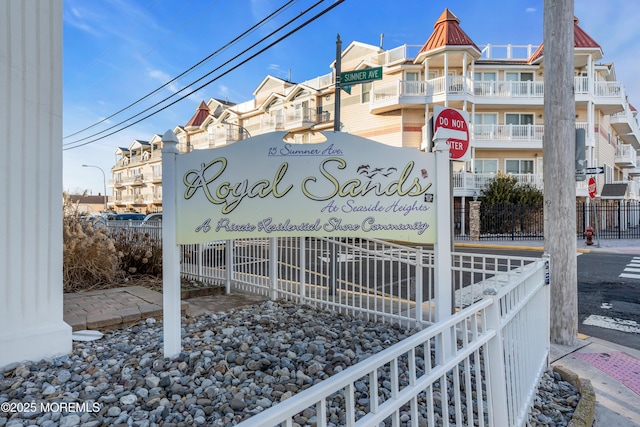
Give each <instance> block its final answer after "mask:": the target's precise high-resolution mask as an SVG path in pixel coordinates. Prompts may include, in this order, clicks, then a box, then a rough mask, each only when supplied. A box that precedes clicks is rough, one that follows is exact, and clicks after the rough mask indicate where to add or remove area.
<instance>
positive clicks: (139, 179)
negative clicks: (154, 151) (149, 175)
mask: <svg viewBox="0 0 640 427" xmlns="http://www.w3.org/2000/svg"><path fill="white" fill-rule="evenodd" d="M122 183H123V184H124V185H126V186H140V185H143V184H144V180H143V176H142V174H138V175H132V176H125V177H124V178H122Z"/></svg>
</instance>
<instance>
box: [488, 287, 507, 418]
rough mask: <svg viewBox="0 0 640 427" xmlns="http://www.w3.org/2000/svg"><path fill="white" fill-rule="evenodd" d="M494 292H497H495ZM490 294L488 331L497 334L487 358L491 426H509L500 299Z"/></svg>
mask: <svg viewBox="0 0 640 427" xmlns="http://www.w3.org/2000/svg"><path fill="white" fill-rule="evenodd" d="M492 291H493V292H495V290H492ZM490 292H491V291H490V290H487V291H485V298H491V300H492V301H493V302H492V304H491V305H490V306H489V307H487V309H486V311H485V313H486V316H487V329H488V330H494V331H495V332H496V334H495V336H494V337H493V338H491V341H489V343H488V346H487V349H488V352H489V357H488V358H487V363H488V365H489V373H488V380H489V391H490V393H489V396H490V397H489V399H490V402H489V407H490V408H491V411H490V414H491V416H492V417H493V422H492V423H490V425H494V426H508V425H509V414H508V405H507V403H508V401H507V391H506V384H507V380H506V375H505V362H504V347H503V343H502V328H501V324H500V323H501V319H500V297H498V296H497V295H488V294H489V293H490Z"/></svg>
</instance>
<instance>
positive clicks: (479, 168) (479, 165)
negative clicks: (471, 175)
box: [473, 159, 498, 174]
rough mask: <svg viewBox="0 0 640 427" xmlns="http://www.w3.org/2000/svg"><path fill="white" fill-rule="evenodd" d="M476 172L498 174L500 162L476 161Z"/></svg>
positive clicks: (493, 160)
mask: <svg viewBox="0 0 640 427" xmlns="http://www.w3.org/2000/svg"><path fill="white" fill-rule="evenodd" d="M473 166H474V170H475V171H476V173H486V174H489V173H496V172H498V161H497V160H495V159H475V160H474V163H473Z"/></svg>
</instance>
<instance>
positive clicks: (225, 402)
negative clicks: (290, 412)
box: [0, 301, 580, 427]
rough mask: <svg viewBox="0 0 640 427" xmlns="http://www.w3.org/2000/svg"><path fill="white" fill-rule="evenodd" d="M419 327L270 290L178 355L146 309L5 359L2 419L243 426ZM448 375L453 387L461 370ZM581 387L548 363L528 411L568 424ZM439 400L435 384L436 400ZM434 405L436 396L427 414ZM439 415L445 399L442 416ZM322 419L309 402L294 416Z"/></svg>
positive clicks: (339, 419) (211, 320)
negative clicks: (20, 359)
mask: <svg viewBox="0 0 640 427" xmlns="http://www.w3.org/2000/svg"><path fill="white" fill-rule="evenodd" d="M409 334H410V332H408V331H406V330H405V329H401V328H398V327H394V326H391V325H389V324H385V325H381V324H376V323H372V322H367V321H364V320H362V319H358V318H354V317H350V316H344V315H340V314H337V313H331V312H327V311H318V310H315V309H313V308H310V307H301V306H297V305H295V304H289V303H276V302H272V301H267V302H265V303H263V304H260V305H256V306H253V307H250V308H245V309H238V310H230V311H229V312H226V313H218V314H205V315H202V316H197V317H193V318H188V319H186V323H185V324H183V332H182V337H183V348H184V350H183V352H182V353H181V354H180V355H179V357H177V358H175V359H173V360H169V359H165V358H163V357H162V343H161V337H162V325H161V323H159V322H156V321H155V320H154V319H147V320H146V321H144V322H140V323H139V324H137V325H135V326H132V327H128V328H123V329H118V330H115V331H111V332H109V333H107V334H105V335H104V336H103V337H102V338H100V339H99V340H96V341H86V342H83V341H77V342H74V346H73V352H72V353H71V354H70V355H67V356H64V357H60V358H56V359H52V360H42V361H40V362H35V363H31V362H28V363H16V364H13V365H11V366H8V367H6V368H5V369H4V372H2V373H0V427H5V426H7V427H8V426H14V427H18V426H26V425H40V426H64V427H67V426H86V427H96V426H113V425H116V426H142V427H144V426H160V425H162V426H193V425H209V426H223V427H227V426H233V425H236V424H237V423H238V422H240V421H241V420H244V419H246V418H249V417H251V416H252V415H254V414H256V413H259V412H260V411H262V410H264V409H266V408H269V407H271V406H273V405H275V404H277V403H278V402H280V401H283V400H285V399H287V398H289V397H291V396H293V395H294V394H296V393H298V392H300V391H302V390H304V389H307V388H309V387H311V386H313V385H314V384H317V383H318V382H320V381H322V380H324V379H326V378H328V377H330V376H331V375H333V374H336V373H338V372H340V371H342V370H344V369H346V368H348V367H349V366H351V365H354V364H356V363H358V362H359V361H362V360H364V359H366V358H367V357H369V356H371V355H372V354H375V353H377V352H379V351H381V350H383V349H384V348H386V347H389V346H391V345H393V344H394V343H396V342H398V341H400V340H402V339H404V338H406V337H407V336H408V335H409ZM418 356H420V355H419V354H418ZM401 363H402V361H401ZM419 367H420V366H419ZM400 371H401V372H402V366H400ZM403 381H405V378H404V376H401V379H400V383H401V384H402V383H403ZM448 382H449V384H448V386H449V387H452V384H453V378H452V375H449V380H448ZM380 384H382V387H381V390H380V394H381V395H382V396H383V397H384V398H386V397H388V396H389V393H390V392H389V387H388V384H389V383H388V378H386V377H385V373H384V372H382V373H381V374H380ZM437 387H440V385H439V384H438V385H437ZM355 388H356V404H357V405H358V406H359V409H360V410H361V411H362V412H359V414H358V416H361V415H363V414H364V411H365V410H366V409H367V407H368V399H367V398H366V393H367V391H368V385H367V384H366V383H364V382H363V381H359V382H357V383H356V384H355ZM579 399H580V396H579V394H578V392H577V390H575V388H573V386H571V385H570V384H569V383H567V382H564V381H562V380H561V379H560V377H559V376H558V375H557V374H554V373H552V372H546V373H545V374H544V376H543V379H542V381H541V384H540V387H539V390H538V394H537V396H536V398H535V402H534V407H533V409H532V411H531V414H530V419H529V423H530V424H531V425H534V426H565V425H567V424H568V421H569V420H570V419H571V415H572V414H573V411H574V409H575V407H576V406H577V403H578V401H579ZM440 400H441V395H440V392H439V389H438V388H436V389H435V391H434V401H435V405H436V408H438V407H439V406H438V405H440ZM335 401H336V402H337V403H338V406H336V407H335V408H334V409H332V410H331V411H330V413H329V416H328V424H327V425H328V426H341V425H344V411H342V410H340V408H339V404H340V402H341V396H338V397H336V400H335ZM423 408H426V402H425V401H422V402H421V403H420V408H419V412H420V413H421V414H422V413H425V412H426V410H424V409H423ZM439 417H441V413H440V411H437V414H436V422H438V421H442V419H441V418H439ZM400 419H401V425H403V426H409V425H415V424H411V423H410V421H409V414H408V413H402V414H401V417H400ZM450 419H451V421H452V422H454V423H455V418H450ZM316 420H317V419H316V414H315V412H314V410H313V409H307V410H305V411H304V412H303V413H301V414H300V415H299V416H298V417H297V418H296V419H295V423H294V425H301V426H302V425H314V423H315V422H316ZM386 425H391V424H390V423H387V424H386ZM418 425H421V426H422V425H425V426H426V425H427V424H426V420H425V419H420V420H418Z"/></svg>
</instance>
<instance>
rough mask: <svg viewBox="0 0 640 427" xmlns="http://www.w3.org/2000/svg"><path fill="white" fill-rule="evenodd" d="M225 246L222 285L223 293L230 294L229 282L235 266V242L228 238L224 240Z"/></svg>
mask: <svg viewBox="0 0 640 427" xmlns="http://www.w3.org/2000/svg"><path fill="white" fill-rule="evenodd" d="M225 247H226V250H225V251H224V254H225V260H224V263H225V280H224V286H225V293H227V294H230V293H231V282H232V281H233V270H234V268H235V266H234V265H233V260H234V259H235V253H234V250H235V247H236V243H235V240H233V239H230V240H227V241H226V242H225Z"/></svg>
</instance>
